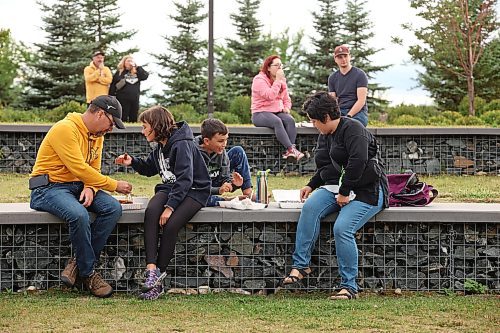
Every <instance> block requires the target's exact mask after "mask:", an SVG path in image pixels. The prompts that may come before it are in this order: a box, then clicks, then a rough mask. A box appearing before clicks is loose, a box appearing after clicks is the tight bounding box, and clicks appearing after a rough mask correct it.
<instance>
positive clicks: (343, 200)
mask: <svg viewBox="0 0 500 333" xmlns="http://www.w3.org/2000/svg"><path fill="white" fill-rule="evenodd" d="M348 203H349V196H345V195H342V194H340V193H339V194H338V195H337V204H338V205H339V206H340V207H344V206H345V205H347V204H348Z"/></svg>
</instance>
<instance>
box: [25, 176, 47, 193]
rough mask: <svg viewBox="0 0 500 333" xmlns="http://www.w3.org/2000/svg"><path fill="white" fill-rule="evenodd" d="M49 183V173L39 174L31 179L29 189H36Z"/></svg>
mask: <svg viewBox="0 0 500 333" xmlns="http://www.w3.org/2000/svg"><path fill="white" fill-rule="evenodd" d="M47 185H49V175H38V176H35V177H31V178H30V180H29V189H30V190H34V189H36V188H38V187H41V186H47Z"/></svg>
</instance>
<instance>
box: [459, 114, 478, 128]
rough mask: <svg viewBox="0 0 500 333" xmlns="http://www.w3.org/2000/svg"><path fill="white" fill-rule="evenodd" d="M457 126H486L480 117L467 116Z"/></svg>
mask: <svg viewBox="0 0 500 333" xmlns="http://www.w3.org/2000/svg"><path fill="white" fill-rule="evenodd" d="M455 124H457V125H464V126H479V125H484V122H483V121H482V120H481V119H480V118H478V117H473V116H466V117H461V118H460V119H458V120H457V121H456V122H455Z"/></svg>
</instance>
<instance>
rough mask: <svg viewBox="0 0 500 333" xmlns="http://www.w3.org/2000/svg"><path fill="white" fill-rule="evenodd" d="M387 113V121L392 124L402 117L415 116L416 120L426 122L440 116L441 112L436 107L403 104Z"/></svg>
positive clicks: (391, 108) (388, 109) (389, 109)
mask: <svg viewBox="0 0 500 333" xmlns="http://www.w3.org/2000/svg"><path fill="white" fill-rule="evenodd" d="M387 113H388V117H387V121H388V123H389V124H392V123H394V121H395V120H396V119H397V118H399V117H400V116H402V115H408V116H413V117H415V118H420V119H423V120H425V119H427V118H430V117H432V116H436V115H438V114H439V111H438V110H437V109H436V108H435V107H434V106H428V105H405V104H401V105H398V106H395V107H390V108H387Z"/></svg>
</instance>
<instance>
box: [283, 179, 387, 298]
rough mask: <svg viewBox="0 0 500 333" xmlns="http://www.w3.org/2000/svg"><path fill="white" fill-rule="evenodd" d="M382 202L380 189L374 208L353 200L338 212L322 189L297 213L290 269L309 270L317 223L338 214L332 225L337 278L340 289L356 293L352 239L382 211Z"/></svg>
mask: <svg viewBox="0 0 500 333" xmlns="http://www.w3.org/2000/svg"><path fill="white" fill-rule="evenodd" d="M383 198H384V195H383V192H382V189H380V190H379V198H378V205H377V206H372V205H369V204H367V203H364V202H361V201H357V200H354V201H351V202H350V203H349V204H347V205H345V206H344V207H343V208H342V209H340V206H339V205H338V204H337V199H335V195H334V194H333V193H332V192H330V191H328V190H326V189H324V188H319V189H317V190H316V191H314V192H313V193H312V195H311V196H310V198H309V199H307V201H306V202H305V204H304V207H303V208H302V212H301V213H300V218H299V222H298V225H297V234H296V238H295V251H294V253H293V255H292V260H293V268H301V269H304V268H307V267H309V264H310V261H311V253H312V251H313V249H314V246H315V244H316V241H317V240H318V236H319V228H320V221H321V220H322V219H324V218H325V217H326V216H328V215H330V214H331V213H334V212H338V211H340V212H339V215H338V216H337V219H336V220H335V223H334V225H333V234H334V238H335V251H336V254H337V259H338V260H337V261H338V265H339V273H340V277H341V283H340V287H341V288H346V287H347V288H350V289H352V290H353V291H357V290H358V287H357V284H356V277H357V276H358V246H357V244H356V242H355V240H354V235H355V233H356V231H357V230H359V229H360V228H361V227H362V226H363V225H365V223H366V222H368V220H369V219H370V218H372V217H373V216H374V215H375V214H377V213H378V212H380V211H381V210H382V206H383V202H384V201H383Z"/></svg>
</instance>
